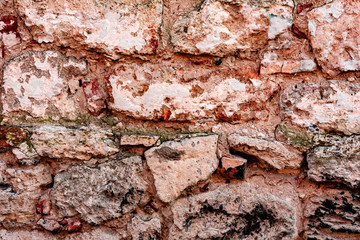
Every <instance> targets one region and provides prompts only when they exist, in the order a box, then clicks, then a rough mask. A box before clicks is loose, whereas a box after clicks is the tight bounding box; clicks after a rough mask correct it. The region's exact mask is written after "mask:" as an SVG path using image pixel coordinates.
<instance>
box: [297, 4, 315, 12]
mask: <svg viewBox="0 0 360 240" xmlns="http://www.w3.org/2000/svg"><path fill="white" fill-rule="evenodd" d="M312 7H313V4H312V3H308V4H298V5H297V7H296V12H297V13H298V14H299V13H301V12H302V11H310V10H312Z"/></svg>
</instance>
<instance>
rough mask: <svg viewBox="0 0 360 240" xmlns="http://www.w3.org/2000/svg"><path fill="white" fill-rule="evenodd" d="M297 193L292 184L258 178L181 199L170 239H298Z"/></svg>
mask: <svg viewBox="0 0 360 240" xmlns="http://www.w3.org/2000/svg"><path fill="white" fill-rule="evenodd" d="M270 189H271V190H270ZM295 195H296V193H295V191H294V190H293V188H292V187H291V186H290V185H289V184H280V185H279V186H277V187H273V186H272V187H271V188H269V186H268V185H266V184H265V182H264V180H263V179H262V178H260V177H259V178H251V179H247V180H245V181H242V182H237V183H233V184H226V185H221V186H220V187H218V188H217V189H215V190H213V191H210V192H206V193H201V194H198V195H194V196H191V197H188V198H181V199H178V200H176V201H175V202H174V204H173V205H172V208H171V210H172V213H173V217H174V224H173V225H172V226H171V228H170V235H169V239H217V238H219V239H220V238H224V237H226V239H297V237H298V228H297V224H298V217H299V216H298V212H297V207H298V204H299V202H298V200H295Z"/></svg>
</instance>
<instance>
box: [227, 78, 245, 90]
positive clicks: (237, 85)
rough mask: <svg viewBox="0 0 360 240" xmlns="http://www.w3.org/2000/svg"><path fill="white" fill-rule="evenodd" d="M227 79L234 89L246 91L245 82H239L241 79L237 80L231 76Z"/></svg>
mask: <svg viewBox="0 0 360 240" xmlns="http://www.w3.org/2000/svg"><path fill="white" fill-rule="evenodd" d="M227 81H229V84H230V86H231V88H232V89H233V90H235V91H240V92H244V91H246V84H245V83H241V82H239V80H237V79H235V78H229V79H227Z"/></svg>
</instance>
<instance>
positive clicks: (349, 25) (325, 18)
mask: <svg viewBox="0 0 360 240" xmlns="http://www.w3.org/2000/svg"><path fill="white" fill-rule="evenodd" d="M328 2H329V3H328V4H325V5H323V6H321V7H317V8H314V9H313V10H311V11H310V12H308V13H307V19H308V23H307V25H308V31H309V39H310V41H311V45H312V47H313V49H314V54H315V56H316V59H317V62H318V63H319V64H320V65H321V67H322V69H323V71H324V72H326V73H328V74H330V75H336V74H338V73H339V72H341V71H357V70H360V53H359V52H360V47H359V46H360V39H359V37H358V36H359V30H358V28H356V27H354V26H358V25H359V24H360V14H359V9H360V3H359V2H358V1H341V0H335V1H328Z"/></svg>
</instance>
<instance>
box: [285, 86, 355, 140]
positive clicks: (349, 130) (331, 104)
mask: <svg viewBox="0 0 360 240" xmlns="http://www.w3.org/2000/svg"><path fill="white" fill-rule="evenodd" d="M280 107H281V112H282V117H283V119H284V120H288V121H290V122H291V123H292V124H294V125H297V126H299V127H303V128H307V127H310V126H317V127H318V128H320V129H323V130H326V131H338V132H343V133H345V134H354V133H359V132H360V84H359V83H353V82H349V81H335V80H330V81H324V82H321V83H298V84H295V85H293V86H291V87H289V88H287V89H286V90H285V91H284V93H283V94H282V96H281V102H280Z"/></svg>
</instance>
